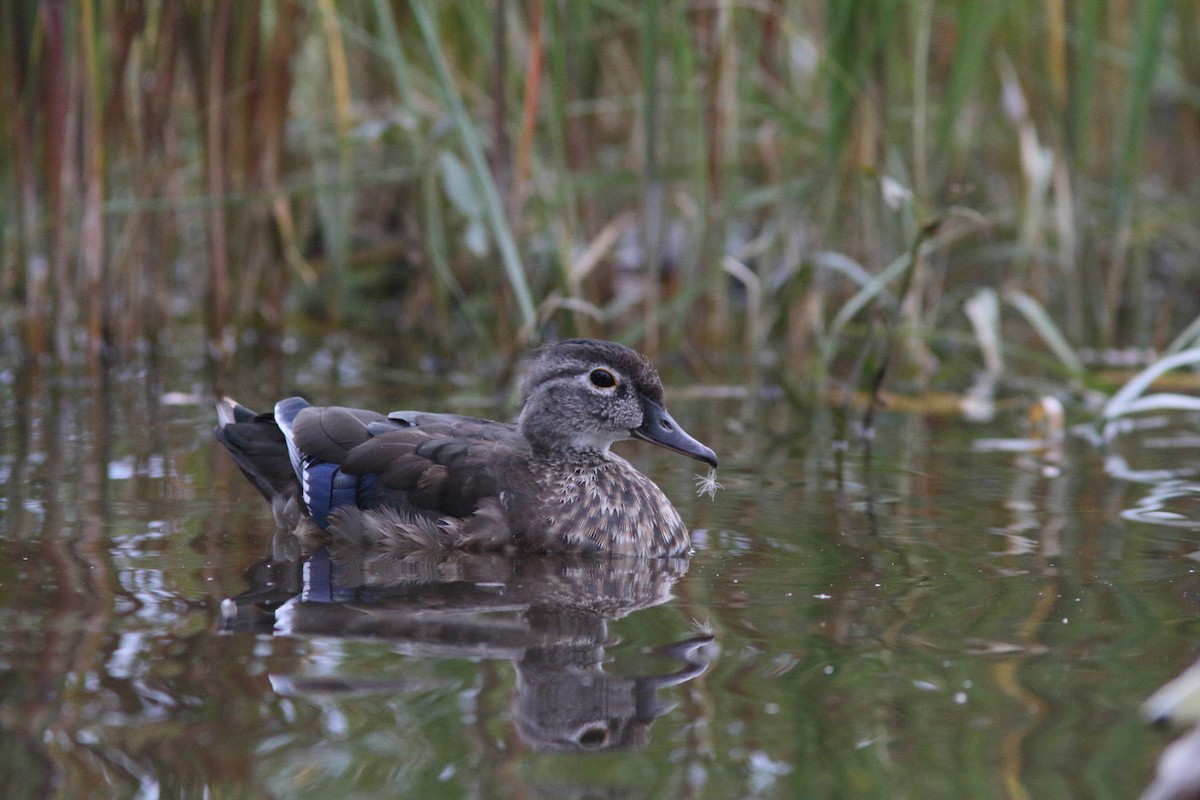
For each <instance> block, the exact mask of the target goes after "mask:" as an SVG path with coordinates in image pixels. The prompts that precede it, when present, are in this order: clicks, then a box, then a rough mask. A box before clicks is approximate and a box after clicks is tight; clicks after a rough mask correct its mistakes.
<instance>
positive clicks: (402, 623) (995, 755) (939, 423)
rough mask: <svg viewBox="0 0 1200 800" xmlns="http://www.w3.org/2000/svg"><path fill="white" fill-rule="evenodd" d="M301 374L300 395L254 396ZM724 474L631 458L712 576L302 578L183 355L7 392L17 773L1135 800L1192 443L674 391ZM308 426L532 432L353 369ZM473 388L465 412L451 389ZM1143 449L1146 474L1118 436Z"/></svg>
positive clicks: (370, 789) (634, 452) (671, 384)
mask: <svg viewBox="0 0 1200 800" xmlns="http://www.w3.org/2000/svg"><path fill="white" fill-rule="evenodd" d="M268 373H270V374H277V375H278V376H279V377H278V379H276V380H268V379H267V378H266V377H264V376H265V375H267V374H268ZM664 376H665V379H666V383H667V397H668V400H669V401H670V405H671V410H672V412H673V414H674V416H675V417H676V419H678V420H679V421H680V422H682V423H683V424H684V425H685V426H686V427H687V428H688V430H689V431H690V432H691V433H692V434H693V435H695V436H697V438H700V439H701V440H703V441H705V442H707V443H709V444H711V445H712V446H713V447H714V448H715V449H716V451H717V452H718V453H719V454H720V456H721V468H720V470H719V473H718V476H717V477H718V480H719V481H720V482H721V483H722V485H723V488H722V489H721V490H720V491H718V492H717V493H716V496H715V497H714V498H711V499H710V498H708V497H701V496H697V494H696V492H695V489H696V482H695V478H696V473H697V472H698V470H697V468H696V466H697V465H696V464H695V462H691V461H688V460H687V459H683V458H680V457H678V456H676V455H674V454H671V453H667V452H665V451H660V450H657V449H654V448H648V447H646V446H644V445H641V444H639V443H627V444H624V445H622V446H621V447H620V450H621V452H622V453H623V454H624V455H626V456H627V457H628V458H630V459H631V460H633V461H634V463H635V464H636V465H637V466H638V467H639V468H640V469H642V470H643V471H645V472H647V473H648V474H650V475H651V476H652V477H653V478H654V479H655V480H656V481H657V482H658V483H659V484H660V485H661V486H662V487H663V488H664V490H665V491H666V492H667V494H668V495H670V496H671V497H672V499H673V500H674V501H675V502H676V505H677V506H678V507H679V509H680V512H681V513H682V515H683V517H684V519H685V520H687V522H688V523H689V524H690V525H691V526H692V527H693V528H694V529H695V530H696V533H695V537H694V539H695V553H694V555H693V556H692V557H691V559H690V560H682V561H680V562H664V563H661V564H653V565H645V564H640V563H638V562H631V563H629V564H627V565H619V566H613V565H611V564H609V565H604V564H594V563H578V562H571V561H567V560H557V561H556V560H554V559H525V560H519V561H515V562H514V561H506V560H504V559H501V558H499V557H495V558H485V557H472V558H467V557H463V558H445V559H435V560H432V561H424V562H423V561H420V560H416V561H409V562H406V563H403V564H364V563H356V562H354V561H353V558H350V557H347V558H333V559H331V558H330V557H329V555H328V553H326V554H324V555H322V556H314V557H313V558H312V559H311V560H310V561H308V562H307V563H304V562H303V559H302V558H301V557H300V554H299V552H298V548H297V547H296V543H295V542H294V541H288V540H286V538H285V537H277V536H273V530H272V528H273V526H272V521H271V513H270V509H269V508H268V507H267V505H266V504H265V503H264V502H263V500H262V498H261V497H260V496H259V495H258V494H257V493H256V492H255V490H254V489H253V487H251V486H250V485H249V483H248V482H247V481H246V480H245V479H244V478H243V476H242V475H241V474H240V473H239V472H238V471H237V469H236V468H235V467H234V465H233V463H232V462H231V460H230V459H229V458H228V456H227V455H226V453H225V452H224V451H223V450H222V448H221V447H220V446H219V445H218V444H217V443H216V442H215V441H214V439H213V435H212V429H213V424H214V415H213V407H212V402H211V396H212V392H211V389H210V386H211V385H212V382H211V380H210V379H209V378H208V377H207V376H206V374H205V371H204V369H203V368H202V367H200V366H199V365H198V363H197V362H195V361H194V362H188V361H186V360H183V361H179V362H172V363H151V364H149V365H147V364H140V365H138V366H127V365H123V366H115V367H112V368H110V369H108V370H107V371H105V372H103V373H102V374H95V375H91V376H89V375H88V374H87V373H86V371H78V372H77V371H71V370H66V371H61V372H45V373H38V372H34V371H25V370H18V369H16V368H4V369H2V370H0V397H2V401H0V425H2V428H0V436H2V439H0V442H2V444H0V477H2V479H3V481H2V489H0V726H2V728H3V731H4V733H3V737H2V738H0V785H2V786H3V790H4V791H3V795H4V796H5V797H8V798H27V797H28V798H35V797H36V798H41V797H84V796H106V797H146V798H151V797H225V798H229V797H255V798H260V797H279V798H284V797H385V796H386V797H391V796H396V797H399V796H403V797H441V798H459V797H464V798H467V797H470V798H474V797H485V798H490V797H497V798H505V797H556V798H585V797H586V798H601V797H603V798H626V797H628V798H668V797H669V798H676V797H694V798H732V797H761V798H793V797H806V796H807V797H845V798H852V797H863V798H867V797H871V798H874V797H913V798H928V797H976V798H987V797H997V798H1000V797H1055V798H1066V797H1088V798H1090V797H1100V798H1103V797H1114V798H1116V797H1135V796H1137V795H1138V794H1139V793H1140V792H1141V791H1142V790H1143V789H1144V788H1145V787H1146V786H1147V785H1148V784H1149V783H1150V781H1151V780H1152V778H1153V775H1154V771H1155V766H1156V762H1157V761H1158V759H1159V757H1160V755H1161V754H1162V752H1163V750H1164V748H1165V747H1166V746H1167V745H1168V743H1169V742H1170V741H1171V740H1172V738H1173V737H1174V736H1175V735H1177V733H1176V732H1172V731H1170V730H1159V729H1155V728H1153V727H1151V726H1150V725H1148V724H1147V722H1146V721H1145V719H1144V718H1143V716H1142V715H1141V712H1140V710H1139V706H1140V704H1141V703H1142V702H1143V701H1144V700H1145V699H1146V697H1148V696H1149V695H1150V694H1151V693H1152V692H1153V691H1154V690H1155V689H1156V688H1157V687H1158V686H1160V685H1162V684H1163V683H1164V682H1166V681H1167V680H1169V679H1170V678H1171V677H1173V676H1174V675H1176V674H1178V673H1179V672H1180V671H1181V670H1183V669H1184V668H1185V667H1186V666H1187V665H1188V664H1190V663H1191V661H1192V660H1193V659H1194V658H1195V656H1196V654H1197V650H1198V649H1200V648H1197V644H1196V640H1197V638H1198V637H1200V624H1198V623H1197V619H1198V612H1200V575H1198V574H1197V568H1198V567H1200V565H1198V564H1197V560H1196V559H1197V551H1198V550H1200V548H1197V546H1196V543H1195V542H1196V540H1197V538H1198V537H1200V507H1198V505H1200V504H1198V503H1197V500H1198V499H1200V485H1198V484H1192V483H1189V482H1188V481H1189V477H1190V476H1191V475H1192V474H1193V472H1194V471H1195V469H1196V468H1197V467H1198V466H1200V445H1198V444H1197V443H1196V442H1195V441H1194V440H1192V441H1191V444H1190V445H1187V446H1179V445H1180V443H1181V442H1184V443H1185V444H1186V441H1187V440H1186V439H1185V438H1184V432H1185V431H1186V429H1187V426H1188V424H1189V423H1194V420H1189V419H1186V418H1180V419H1174V420H1165V421H1163V423H1162V424H1163V425H1166V426H1167V427H1161V428H1148V429H1147V430H1144V431H1136V432H1133V433H1131V434H1130V435H1129V436H1127V437H1124V438H1123V439H1122V440H1120V441H1119V442H1118V443H1117V444H1118V445H1119V447H1113V448H1109V449H1107V450H1102V449H1100V448H1098V447H1097V446H1096V445H1095V444H1094V443H1093V442H1091V441H1089V440H1088V439H1087V438H1086V437H1083V436H1078V435H1068V436H1067V438H1066V440H1065V442H1064V444H1063V448H1062V451H1061V453H1056V452H1053V451H1050V452H1049V453H1046V452H1042V451H1038V450H1037V449H1036V448H1031V447H1027V446H1025V445H1024V444H1023V443H1022V442H1021V441H1020V437H1023V436H1026V435H1027V431H1026V424H1025V421H1026V416H1025V407H1024V405H1023V404H1021V403H1018V404H1016V406H1015V407H1014V408H1012V409H1011V410H1007V411H1003V412H1001V413H999V414H998V415H996V417H995V418H994V419H992V420H990V421H988V422H986V423H978V422H967V421H964V420H963V418H962V417H961V416H959V415H957V414H938V413H927V414H918V413H902V412H898V411H885V412H883V413H882V414H881V415H880V416H879V417H878V418H877V420H876V430H875V431H874V437H873V440H872V441H871V444H870V447H867V446H865V445H863V444H862V443H860V442H857V441H855V442H850V443H849V444H844V443H842V442H840V441H839V440H838V438H837V437H836V436H835V434H834V429H835V427H836V426H835V424H834V423H835V421H836V420H837V419H838V415H839V413H840V411H839V410H838V409H836V408H830V407H823V406H817V407H798V406H796V405H794V404H793V403H791V402H789V401H786V400H784V399H782V398H779V397H776V396H774V395H773V394H771V393H770V392H765V393H763V394H762V395H761V396H760V397H757V398H749V397H748V396H746V394H745V393H744V392H738V391H709V390H707V389H706V387H684V386H683V385H682V384H683V379H682V377H681V376H680V375H677V374H675V373H674V372H673V371H672V370H671V369H665V370H664ZM272 382H274V383H278V384H279V385H281V386H287V387H288V391H289V392H290V391H292V390H298V391H300V392H302V393H304V394H306V395H307V396H309V397H311V398H312V399H313V400H314V401H317V402H326V403H328V402H346V403H353V404H356V405H362V406H364V407H375V408H382V409H392V408H436V409H438V410H456V411H462V412H467V413H472V414H480V415H488V416H491V415H503V414H507V413H511V410H512V409H511V404H509V405H504V404H503V403H500V404H497V403H496V402H495V401H494V400H490V399H489V395H488V393H486V392H484V391H482V390H481V387H480V386H477V385H472V383H471V382H470V381H464V380H461V379H458V378H455V379H453V380H451V379H448V378H447V377H446V376H438V375H434V376H432V377H431V376H429V375H421V374H419V373H411V374H410V373H403V372H400V371H397V370H394V369H393V370H382V369H380V370H374V369H371V368H369V367H366V366H364V365H363V364H362V363H358V364H350V365H349V366H347V365H346V364H345V363H344V362H343V361H340V360H339V359H337V358H331V357H329V355H328V354H327V353H324V354H323V353H316V354H314V353H309V354H307V355H303V356H302V355H297V356H294V357H293V358H292V360H291V362H290V363H289V364H287V365H283V366H280V367H278V368H277V369H276V371H275V372H273V373H271V371H270V370H265V371H243V372H241V373H237V374H234V375H231V376H227V377H226V378H225V379H224V385H225V386H226V387H228V391H229V392H230V393H231V394H234V395H235V396H236V397H237V398H238V399H239V400H242V401H244V402H246V403H248V404H251V405H261V406H264V407H265V406H267V405H269V403H271V402H273V400H274V399H275V397H276V395H274V394H272V393H271V391H273V390H269V389H268V388H266V385H265V384H268V383H272ZM439 386H441V387H446V386H451V387H452V389H449V390H447V389H445V388H441V389H439V388H438V387H439ZM1122 448H1123V449H1122Z"/></svg>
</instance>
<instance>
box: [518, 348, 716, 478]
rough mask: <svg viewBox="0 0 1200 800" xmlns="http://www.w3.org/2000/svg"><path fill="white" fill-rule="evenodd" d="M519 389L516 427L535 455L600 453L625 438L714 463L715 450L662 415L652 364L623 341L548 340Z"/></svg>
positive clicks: (664, 411) (658, 384) (659, 387)
mask: <svg viewBox="0 0 1200 800" xmlns="http://www.w3.org/2000/svg"><path fill="white" fill-rule="evenodd" d="M521 394H522V400H523V402H524V405H523V407H522V409H521V418H520V421H519V423H518V424H519V427H520V429H521V433H522V434H523V435H524V436H525V438H526V439H527V440H528V441H529V443H530V445H532V447H533V448H534V450H535V451H537V452H554V451H567V450H574V451H580V452H587V451H598V452H603V451H605V450H607V449H608V448H609V446H610V445H611V444H612V443H613V442H616V441H620V440H622V439H628V438H631V437H632V438H635V439H641V440H643V441H647V442H650V443H652V444H656V445H658V446H660V447H665V448H667V449H668V450H674V451H675V452H677V453H682V454H684V455H685V456H690V457H692V458H694V459H696V460H698V461H703V462H705V463H706V464H710V465H712V466H714V467H715V466H716V465H717V454H716V453H714V452H713V451H712V449H711V448H709V447H707V446H705V445H704V444H701V443H700V442H699V441H697V440H696V439H693V438H692V437H691V436H690V435H689V434H688V433H687V431H685V430H684V429H683V428H682V427H680V425H679V423H677V422H676V421H675V420H674V419H673V418H672V417H671V415H670V414H669V413H667V409H666V403H665V401H664V398H663V387H662V381H661V380H660V379H659V377H658V371H657V370H656V369H655V368H654V365H653V364H651V363H650V361H649V360H648V359H647V358H646V357H645V356H643V355H642V354H640V353H638V352H636V351H635V350H631V349H630V348H628V347H625V346H624V345H620V344H617V343H615V342H605V341H600V340H598V339H568V340H566V341H562V342H558V343H557V344H552V345H547V346H546V347H543V348H542V349H541V350H539V351H538V353H537V355H536V356H535V357H534V359H533V360H532V361H531V362H530V364H529V368H528V371H527V373H526V376H525V381H524V383H523V384H522V390H521Z"/></svg>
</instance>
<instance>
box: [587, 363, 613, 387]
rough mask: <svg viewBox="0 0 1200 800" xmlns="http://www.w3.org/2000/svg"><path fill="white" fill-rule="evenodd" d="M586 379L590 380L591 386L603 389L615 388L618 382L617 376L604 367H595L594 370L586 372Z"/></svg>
mask: <svg viewBox="0 0 1200 800" xmlns="http://www.w3.org/2000/svg"><path fill="white" fill-rule="evenodd" d="M588 380H589V381H590V382H591V384H592V386H595V387H596V388H597V389H605V390H607V389H615V388H617V384H618V383H619V381H618V380H617V376H616V375H613V374H612V371H611V370H607V369H605V368H604V367H596V368H595V369H594V370H592V371H591V372H590V373H588Z"/></svg>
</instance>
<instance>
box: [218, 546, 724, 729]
mask: <svg viewBox="0 0 1200 800" xmlns="http://www.w3.org/2000/svg"><path fill="white" fill-rule="evenodd" d="M289 538H290V540H289ZM294 542H295V539H294V537H289V536H277V537H275V540H274V542H273V547H272V554H271V557H269V558H267V559H265V560H264V561H262V562H259V563H258V564H256V565H254V566H253V567H251V568H250V570H248V572H247V578H248V580H249V581H250V584H251V587H250V589H248V590H247V591H246V592H244V593H243V594H241V595H239V596H238V597H236V598H232V599H231V600H227V601H226V602H225V604H224V609H223V612H224V613H223V623H222V624H223V626H224V627H225V629H226V630H230V631H236V630H259V631H261V630H264V629H267V628H270V629H273V630H274V631H275V632H276V633H278V634H281V635H292V636H301V637H305V636H332V637H339V638H372V639H382V640H386V641H389V642H393V643H396V644H397V645H400V646H401V648H402V649H403V651H404V652H405V653H407V654H411V655H418V656H427V657H439V658H446V657H450V658H454V657H464V658H472V659H481V658H482V659H495V660H507V661H511V662H513V664H514V666H515V668H516V693H515V697H514V700H513V705H512V712H513V719H514V723H515V727H516V730H517V733H518V734H519V735H520V737H521V738H522V739H523V740H524V741H525V742H526V743H527V744H528V745H530V746H531V747H533V748H535V749H538V750H547V751H580V750H604V749H614V748H626V747H638V746H641V745H644V744H646V743H647V742H648V741H649V734H650V728H651V726H652V724H653V723H654V721H655V720H656V719H657V718H658V717H659V716H661V715H662V714H663V713H664V712H665V711H667V710H668V706H667V705H666V704H664V703H663V702H662V701H661V700H660V699H659V698H658V696H657V695H658V690H659V688H660V687H664V686H671V685H674V684H678V683H683V682H685V681H688V680H691V679H692V678H694V677H696V676H698V675H700V674H701V673H703V672H704V671H705V670H706V669H707V668H708V665H709V663H710V662H711V661H712V659H713V658H714V657H715V655H716V653H717V651H718V648H717V645H716V644H715V642H714V641H713V638H712V637H711V636H708V635H698V636H694V637H691V638H688V639H686V640H683V641H679V642H674V643H671V644H668V645H666V646H664V647H661V648H659V651H660V652H661V654H662V655H664V656H666V657H668V658H670V659H673V660H674V661H676V662H677V665H676V667H675V668H674V669H672V670H671V671H668V672H663V673H661V674H650V675H636V676H629V675H613V674H610V673H608V672H605V670H604V662H605V660H606V659H608V656H607V655H606V652H605V648H606V646H608V645H611V644H612V643H613V640H612V637H611V636H610V634H609V632H608V623H609V622H610V621H611V620H614V619H617V618H620V617H624V616H627V615H629V614H631V613H633V612H635V611H639V610H641V609H646V608H650V607H653V606H657V605H660V604H662V603H665V602H666V601H668V600H669V599H670V598H671V596H672V595H671V590H672V587H673V586H674V585H675V583H676V581H678V580H679V579H680V578H681V577H683V575H685V574H686V572H687V568H688V560H687V559H686V558H654V559H643V558H629V557H617V558H610V557H600V556H587V555H579V554H576V555H566V554H564V555H528V554H525V555H508V554H496V553H486V554H478V553H464V552H457V551H452V552H429V553H409V554H406V555H402V554H398V553H395V552H380V551H378V550H374V549H363V548H360V547H358V546H356V545H348V544H345V543H341V544H339V543H334V544H331V545H329V546H327V547H325V546H322V547H318V548H317V549H315V550H314V551H313V552H312V554H311V555H310V556H308V557H307V558H301V557H300V556H299V553H298V552H296V550H297V549H298V548H297V547H296V545H295V544H294ZM271 680H272V685H273V687H274V688H275V690H276V691H278V692H280V693H283V694H288V695H295V696H302V697H317V696H330V695H348V694H361V693H364V692H393V691H403V690H404V687H403V684H402V683H401V682H400V681H398V680H397V681H386V680H370V679H367V680H363V679H344V680H343V679H340V678H332V679H331V678H329V677H320V678H307V677H297V676H283V675H273V676H272V678H271Z"/></svg>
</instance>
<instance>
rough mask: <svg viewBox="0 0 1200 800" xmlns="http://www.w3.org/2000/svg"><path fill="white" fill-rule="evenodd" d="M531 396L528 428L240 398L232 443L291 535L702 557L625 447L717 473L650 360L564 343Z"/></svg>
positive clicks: (527, 390) (222, 407)
mask: <svg viewBox="0 0 1200 800" xmlns="http://www.w3.org/2000/svg"><path fill="white" fill-rule="evenodd" d="M521 394H522V400H523V406H522V409H521V415H520V417H519V419H518V421H517V423H516V424H515V425H512V424H507V423H503V422H492V421H490V420H484V419H475V418H472V417H463V416H457V415H454V414H432V413H425V412H420V411H394V412H392V413H391V414H388V415H386V416H385V415H383V414H380V413H377V412H374V411H363V410H360V409H352V408H342V407H338V406H329V407H325V408H319V407H314V406H311V405H309V404H308V403H307V402H305V401H304V400H303V399H301V398H298V397H292V398H288V399H287V400H281V401H280V402H279V403H277V404H276V405H275V412H274V414H255V413H254V412H253V411H251V410H249V409H247V408H245V407H244V406H241V405H238V404H237V403H236V402H234V401H233V400H230V399H229V398H225V399H222V400H221V401H220V402H218V404H217V417H218V426H217V438H218V439H219V440H220V441H221V442H222V444H224V445H225V447H226V448H228V449H229V452H230V453H232V454H233V458H234V460H235V461H236V462H237V464H238V466H239V467H240V468H241V469H242V471H243V472H244V473H245V474H246V477H248V478H249V479H250V481H251V482H252V483H253V484H254V485H255V486H256V487H258V490H259V491H260V492H262V493H263V495H264V496H265V497H266V498H267V500H268V501H270V502H271V505H272V508H273V509H274V512H275V517H276V521H277V523H279V524H280V525H281V526H282V525H297V526H298V527H299V528H304V527H309V529H310V532H311V526H314V525H315V526H316V527H317V528H320V529H324V530H325V531H326V532H327V534H331V535H333V536H334V537H335V538H337V537H340V538H341V539H342V540H343V541H344V540H345V539H346V538H347V537H349V538H350V539H352V540H357V541H358V542H359V543H360V544H362V545H363V546H368V545H372V546H373V545H376V544H382V545H384V546H392V547H395V548H398V549H400V550H433V549H447V548H464V549H471V550H520V551H531V552H606V553H611V554H620V555H634V556H650V557H661V556H680V555H685V554H687V552H688V550H689V548H690V537H689V535H688V529H687V528H686V527H685V526H684V524H683V521H682V520H681V519H680V517H679V514H678V512H676V511H675V509H674V507H672V505H671V503H670V501H669V500H667V498H666V496H665V495H664V494H663V493H662V490H661V489H659V488H658V486H656V485H655V484H654V482H653V481H651V480H650V479H649V478H647V477H646V476H645V475H642V474H641V473H640V472H638V471H637V470H636V469H634V468H633V467H632V466H631V465H630V464H629V462H627V461H625V459H623V458H621V457H619V456H617V455H615V454H613V453H612V452H610V451H609V446H610V445H611V444H612V443H613V442H615V441H619V440H621V439H627V438H630V437H633V438H635V439H642V440H644V441H647V442H650V443H652V444H657V445H659V446H661V447H665V448H667V449H669V450H674V451H676V452H678V453H682V454H684V455H687V456H691V457H692V458H695V459H697V460H699V461H704V462H706V463H708V464H711V465H712V466H713V467H715V466H716V465H717V456H716V454H715V453H714V452H713V451H712V450H711V449H709V448H708V447H706V446H705V445H703V444H701V443H700V442H698V441H696V440H695V439H693V438H692V437H691V436H689V435H688V434H687V433H686V432H685V431H684V430H683V428H681V427H680V426H679V424H678V423H676V422H675V420H674V419H672V418H671V415H670V414H668V413H667V410H666V408H665V407H664V401H663V387H662V382H661V381H660V380H659V377H658V372H657V371H656V370H655V369H654V366H653V365H652V364H651V363H650V362H649V361H648V360H647V359H646V358H645V357H644V356H642V355H641V354H639V353H637V352H635V351H633V350H631V349H629V348H628V347H625V346H623V345H619V344H615V343H613V342H604V341H598V340H594V339H570V340H567V341H564V342H559V343H558V344H553V345H549V346H547V347H545V348H542V349H541V350H540V351H539V352H538V353H537V355H536V356H535V357H534V359H533V360H532V362H531V364H530V367H529V370H528V373H527V376H526V378H525V381H524V383H523V385H522V392H521ZM301 532H303V531H301Z"/></svg>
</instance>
